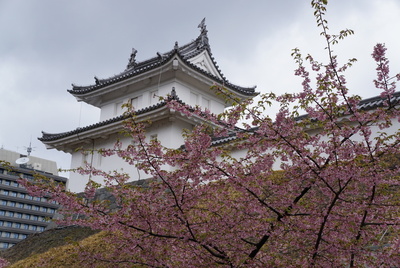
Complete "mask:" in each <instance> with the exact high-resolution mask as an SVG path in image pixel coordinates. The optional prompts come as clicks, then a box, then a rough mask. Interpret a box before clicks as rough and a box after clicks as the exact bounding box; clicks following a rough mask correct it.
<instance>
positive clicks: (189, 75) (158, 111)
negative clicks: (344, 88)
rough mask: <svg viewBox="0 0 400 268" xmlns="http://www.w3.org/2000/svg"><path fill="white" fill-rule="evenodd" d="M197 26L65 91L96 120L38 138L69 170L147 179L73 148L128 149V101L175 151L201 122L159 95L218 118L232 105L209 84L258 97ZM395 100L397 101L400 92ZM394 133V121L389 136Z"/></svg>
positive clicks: (375, 101)
mask: <svg viewBox="0 0 400 268" xmlns="http://www.w3.org/2000/svg"><path fill="white" fill-rule="evenodd" d="M199 28H200V31H201V32H200V35H199V36H198V37H197V38H196V39H195V40H193V41H192V42H190V43H188V44H185V45H183V46H179V45H178V43H175V46H174V47H173V48H172V50H170V51H168V52H165V53H162V54H161V53H157V54H156V55H157V56H155V57H153V58H150V59H148V60H145V61H142V62H137V61H136V53H137V51H136V50H135V49H133V50H132V54H131V56H130V59H129V63H128V65H127V67H126V69H125V70H124V71H123V72H121V73H120V74H118V75H115V76H112V77H110V78H107V79H99V78H97V77H95V84H93V85H89V86H76V85H73V86H72V89H71V90H69V91H68V92H69V93H71V94H72V95H73V96H74V97H75V98H76V99H77V100H78V101H84V102H86V103H88V104H90V105H93V106H95V107H98V108H100V110H101V113H100V121H99V122H98V123H96V124H93V125H89V126H87V127H82V128H77V129H74V130H71V131H67V132H63V133H56V134H50V133H46V132H43V136H42V137H41V138H39V140H40V141H42V142H43V143H44V144H45V145H46V147H47V148H49V149H50V148H55V149H57V150H60V151H63V152H66V153H70V154H71V155H72V159H71V168H72V169H74V168H77V167H81V166H83V165H84V164H85V163H86V162H88V163H90V164H91V165H92V166H93V167H95V168H99V169H101V170H104V171H112V170H123V171H124V172H126V173H128V174H130V175H131V179H132V180H139V179H145V178H146V177H144V174H140V173H139V174H138V172H137V170H136V169H135V168H134V167H132V166H130V165H128V164H127V163H126V162H125V161H123V160H121V159H120V158H117V157H107V158H105V157H102V156H100V155H99V154H84V153H82V150H77V149H78V148H82V149H87V150H93V149H100V148H113V146H114V144H115V142H116V141H117V139H118V138H119V139H120V140H121V142H122V143H123V144H125V145H128V144H129V143H130V140H129V138H128V137H125V136H124V135H122V134H121V130H122V129H123V121H124V119H125V117H124V116H123V112H124V111H123V109H122V108H121V106H122V105H123V104H124V103H131V104H132V105H133V106H134V107H135V110H136V116H137V119H138V120H141V119H143V120H151V121H152V124H151V126H150V127H149V128H148V129H147V130H146V131H147V132H146V133H147V135H148V137H149V138H157V139H158V140H159V141H160V142H161V143H162V144H163V145H164V146H165V147H169V148H178V147H180V146H181V145H182V144H183V138H182V131H183V129H188V130H190V129H192V128H193V126H195V125H196V124H198V123H199V122H200V120H201V119H200V118H194V117H191V118H188V117H186V116H183V115H181V114H179V113H176V112H174V111H173V110H171V109H169V108H168V107H167V105H166V102H165V101H160V99H159V96H162V97H166V96H168V95H169V96H170V97H171V98H175V99H176V100H179V101H181V102H182V103H185V104H187V105H190V106H192V107H194V106H196V105H197V106H200V107H201V108H202V109H208V110H210V111H211V112H212V113H214V114H219V113H221V112H223V111H224V109H226V108H227V107H229V106H230V104H229V103H227V102H226V99H224V98H222V97H220V96H218V95H217V94H216V92H214V91H213V90H212V89H211V86H212V85H219V86H223V87H224V88H226V89H227V90H228V91H229V92H230V93H231V94H233V95H234V96H235V97H236V98H239V99H241V100H244V99H247V98H253V97H254V96H256V95H257V94H258V93H257V92H255V87H247V88H246V87H240V86H237V85H235V84H232V83H230V82H229V81H228V80H227V79H226V78H225V77H224V76H223V74H222V72H221V71H220V70H219V68H218V65H217V62H216V61H215V59H214V58H213V55H212V53H211V48H210V45H209V42H208V36H207V30H206V26H205V24H204V20H203V21H202V22H201V23H200V25H199ZM394 97H395V99H396V101H399V100H400V92H398V93H396V94H395V96H394ZM382 104H383V100H382V99H381V98H380V97H374V98H370V99H366V100H363V101H361V103H360V106H359V108H361V109H374V108H376V107H379V106H381V105H382ZM397 130H398V122H397V124H396V125H394V126H393V127H392V129H391V132H395V131H397ZM227 140H228V139H226V140H223V139H222V140H219V141H215V143H219V142H226V141H227ZM87 181H88V178H87V177H83V176H81V175H79V174H77V173H72V174H71V175H70V178H69V185H68V188H69V189H70V190H71V191H74V192H80V191H83V189H84V186H85V185H86V183H87Z"/></svg>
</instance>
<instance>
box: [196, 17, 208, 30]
mask: <svg viewBox="0 0 400 268" xmlns="http://www.w3.org/2000/svg"><path fill="white" fill-rule="evenodd" d="M197 28H200V32H201V34H203V33H204V32H207V30H206V18H205V17H204V18H203V19H202V20H201V22H200V24H199V26H197Z"/></svg>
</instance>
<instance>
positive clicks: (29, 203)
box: [0, 149, 67, 249]
mask: <svg viewBox="0 0 400 268" xmlns="http://www.w3.org/2000/svg"><path fill="white" fill-rule="evenodd" d="M0 160H3V161H5V162H9V163H10V165H0V249H7V248H9V247H12V246H13V245H15V244H16V243H18V242H19V241H21V240H23V239H25V238H26V237H27V236H28V235H30V234H34V233H38V232H42V231H44V230H46V229H47V228H49V226H50V225H51V219H52V218H53V217H54V216H55V213H56V211H57V208H58V205H57V204H55V203H51V202H48V200H47V198H46V197H33V196H30V195H29V194H28V193H27V191H26V189H25V188H24V187H23V186H22V185H20V184H19V183H18V179H20V178H25V179H28V180H31V179H33V178H34V175H35V174H40V175H44V176H46V177H47V178H50V179H53V180H55V181H56V182H60V183H62V184H66V183H67V179H66V178H64V177H60V176H58V175H57V174H58V171H57V165H56V163H55V162H54V161H50V160H45V159H42V158H38V157H34V156H29V157H28V156H27V155H20V154H19V153H16V152H12V151H8V150H5V149H0Z"/></svg>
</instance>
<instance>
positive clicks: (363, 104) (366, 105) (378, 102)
mask: <svg viewBox="0 0 400 268" xmlns="http://www.w3.org/2000/svg"><path fill="white" fill-rule="evenodd" d="M385 100H387V98H382V97H381V96H375V97H372V98H368V99H363V100H361V101H360V102H359V104H358V109H360V110H372V109H376V108H379V107H383V104H384V102H385ZM391 102H392V104H393V105H399V104H400V91H397V92H395V93H394V94H393V96H392V98H391ZM307 117H308V115H307V114H304V115H301V116H298V117H296V118H295V120H297V121H301V120H303V119H305V118H307ZM254 130H257V127H255V128H253V129H252V131H254ZM238 131H240V129H239V130H238ZM236 139H237V135H236V133H231V134H230V135H228V136H227V137H218V138H214V139H213V140H212V142H211V145H212V146H218V145H221V144H226V143H229V142H232V141H234V140H236Z"/></svg>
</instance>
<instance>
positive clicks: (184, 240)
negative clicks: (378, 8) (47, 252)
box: [26, 0, 400, 267]
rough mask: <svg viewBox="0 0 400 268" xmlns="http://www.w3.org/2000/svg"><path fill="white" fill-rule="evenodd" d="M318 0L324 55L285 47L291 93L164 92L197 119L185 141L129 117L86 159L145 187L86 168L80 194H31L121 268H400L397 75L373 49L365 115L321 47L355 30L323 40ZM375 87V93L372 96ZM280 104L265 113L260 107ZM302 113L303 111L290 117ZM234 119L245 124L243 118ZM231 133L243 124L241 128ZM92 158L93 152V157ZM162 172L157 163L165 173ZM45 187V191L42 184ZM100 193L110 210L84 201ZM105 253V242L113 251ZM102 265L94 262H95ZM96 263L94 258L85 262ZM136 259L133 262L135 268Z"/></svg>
mask: <svg viewBox="0 0 400 268" xmlns="http://www.w3.org/2000/svg"><path fill="white" fill-rule="evenodd" d="M326 5H327V1H326V0H313V1H312V7H313V9H314V15H315V17H316V21H317V25H318V26H319V27H320V28H321V29H322V31H321V36H322V37H323V38H324V39H325V40H326V46H327V49H326V51H327V53H328V56H329V61H328V62H327V63H322V62H318V61H317V60H315V59H314V58H313V57H312V56H311V55H306V56H303V55H302V54H301V51H300V50H299V49H294V50H293V53H292V56H293V58H294V60H295V62H296V63H297V65H298V67H297V69H296V70H295V75H296V76H298V77H300V78H301V79H302V87H303V89H302V91H301V92H298V93H294V94H283V95H279V96H277V95H275V94H273V93H268V94H263V95H261V96H260V101H259V102H258V103H252V101H251V100H248V101H245V102H239V101H238V100H235V99H234V97H232V96H231V95H229V94H228V93H227V92H226V91H225V90H224V89H223V88H220V87H218V86H214V89H215V90H217V91H218V92H219V94H221V95H223V96H224V97H225V98H227V99H229V101H231V102H235V103H236V105H235V106H234V107H232V109H230V110H228V111H226V112H224V113H223V114H220V115H213V114H210V113H209V112H208V111H204V110H200V109H198V108H193V107H187V106H185V105H184V104H182V103H181V102H180V101H179V100H177V99H176V98H175V97H174V96H168V97H166V98H165V100H166V101H167V102H168V105H169V107H170V108H171V109H173V110H175V111H177V112H180V113H182V114H185V115H187V116H199V117H202V118H204V119H206V120H205V121H206V122H208V123H204V124H201V125H198V126H196V127H195V128H194V129H193V130H192V131H190V132H189V131H188V132H186V133H184V136H185V143H184V145H183V146H182V147H181V148H178V149H171V148H165V147H163V146H162V144H160V143H159V142H158V141H157V140H151V141H149V140H148V139H146V135H145V125H146V124H147V123H148V122H146V123H145V122H140V121H137V120H136V119H135V116H134V114H135V112H134V110H133V109H131V110H130V111H129V112H128V113H127V120H126V122H125V125H126V130H127V133H128V134H129V135H130V136H131V137H132V140H133V142H132V143H131V144H130V145H129V146H123V145H122V144H121V143H120V142H117V143H116V144H115V146H114V148H112V149H102V150H98V151H96V152H95V153H100V154H102V155H103V156H109V155H117V156H119V157H121V158H122V159H124V160H125V161H127V162H128V163H130V164H131V165H132V166H133V167H134V168H136V169H138V170H140V171H144V172H146V173H147V174H148V175H149V177H150V178H151V179H148V180H146V181H145V183H143V184H138V183H128V181H129V179H130V178H129V176H128V175H127V174H123V173H120V172H117V171H115V172H113V173H109V172H104V171H101V170H96V169H94V168H92V167H91V166H90V165H87V166H85V167H82V168H80V169H78V170H77V171H76V172H80V173H82V174H87V175H88V176H89V175H96V176H103V177H104V181H105V185H100V184H98V183H96V182H94V181H89V183H88V185H87V187H86V190H85V192H84V193H83V194H81V195H76V194H74V193H70V192H66V191H64V190H63V188H62V187H61V186H57V185H52V186H49V184H48V183H47V182H46V183H44V184H40V183H36V184H34V185H28V184H27V182H26V184H27V187H28V188H29V189H30V191H31V192H32V193H33V194H37V195H40V194H46V195H50V196H51V198H52V200H55V201H57V202H59V203H60V204H61V205H62V213H63V215H64V218H63V219H62V220H60V223H61V224H64V225H69V224H78V225H82V226H89V227H91V228H93V229H100V230H104V231H106V233H107V234H108V235H106V236H105V237H104V239H106V241H108V245H109V246H108V248H107V251H106V252H100V253H99V252H97V253H93V252H91V253H90V252H86V253H85V254H82V256H81V261H82V263H85V262H87V261H88V260H93V259H96V260H98V261H99V263H100V264H101V263H103V262H111V263H115V265H119V266H121V267H122V266H124V265H126V266H129V267H132V266H133V267H136V266H137V267H216V266H218V267H219V266H221V267H389V266H396V265H398V264H399V263H400V239H399V235H400V229H399V224H400V221H399V217H400V198H399V197H400V189H399V185H400V183H399V165H398V162H399V158H398V157H399V155H400V144H399V142H400V133H399V131H398V129H396V124H398V121H399V110H398V98H399V97H398V96H399V95H398V94H396V93H395V88H396V84H395V82H396V80H400V75H397V76H394V77H391V76H390V74H389V61H388V59H387V58H386V57H385V51H386V48H385V46H384V45H382V44H377V45H376V46H375V47H374V49H373V53H372V57H373V59H374V60H375V61H376V63H377V67H376V70H377V78H376V79H375V80H374V81H373V82H374V84H375V87H376V88H377V89H378V90H379V93H380V99H379V103H378V104H376V105H375V106H374V107H372V108H373V109H369V108H368V107H367V106H366V105H364V104H363V102H362V101H361V98H360V97H359V96H355V95H352V94H351V92H349V89H348V88H347V81H346V78H345V76H344V74H345V71H346V70H347V69H348V68H349V67H351V66H352V64H353V63H354V62H355V61H356V60H355V59H351V60H349V61H348V62H346V63H344V64H340V63H339V62H338V58H337V56H336V55H334V54H333V50H332V46H334V45H335V44H336V43H338V42H339V41H340V40H341V39H343V38H345V37H346V36H348V35H351V34H353V31H352V30H343V31H341V32H340V33H339V34H334V35H332V34H330V33H329V29H328V26H327V21H326V20H325V12H326ZM379 93H378V94H379ZM271 105H278V106H279V111H278V112H277V114H276V115H274V116H273V115H268V114H267V112H266V110H267V108H269V106H271ZM301 114H306V115H301ZM243 122H244V123H243ZM239 126H240V127H239ZM92 153H94V152H92ZM166 166H168V167H172V169H166V168H165V167H166ZM46 185H47V186H46ZM104 186H105V187H106V188H107V191H108V193H109V194H110V196H112V199H113V202H112V203H110V202H108V201H106V200H98V199H96V198H95V194H96V191H97V189H98V188H99V187H104ZM110 245H113V246H112V247H111V246H110ZM103 264H104V263H103ZM93 265H94V264H93ZM135 265H136V266H135Z"/></svg>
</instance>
